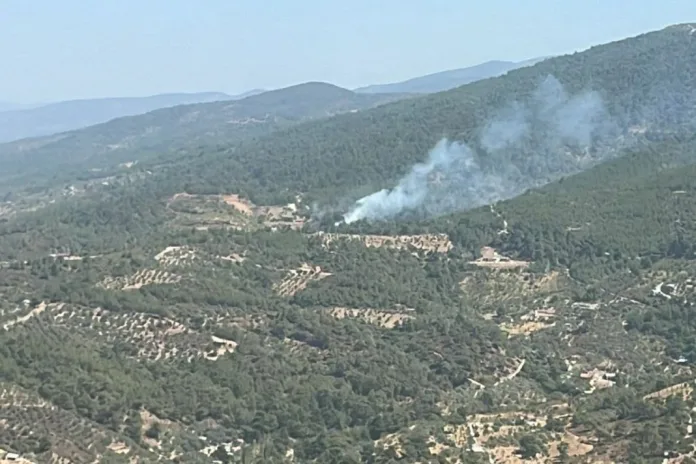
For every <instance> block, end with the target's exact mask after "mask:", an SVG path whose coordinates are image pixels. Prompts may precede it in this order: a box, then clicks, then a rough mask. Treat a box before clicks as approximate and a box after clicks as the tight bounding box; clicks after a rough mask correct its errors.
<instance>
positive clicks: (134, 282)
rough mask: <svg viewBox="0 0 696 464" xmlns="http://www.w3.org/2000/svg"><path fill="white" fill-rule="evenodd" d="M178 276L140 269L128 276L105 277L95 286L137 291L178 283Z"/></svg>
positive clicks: (156, 270) (155, 270) (160, 271)
mask: <svg viewBox="0 0 696 464" xmlns="http://www.w3.org/2000/svg"><path fill="white" fill-rule="evenodd" d="M181 279H182V277H181V276H180V275H176V274H172V273H170V272H167V271H162V270H159V269H141V270H139V271H137V272H136V273H135V274H133V275H130V276H119V277H111V276H109V277H106V278H105V279H103V280H102V281H101V282H99V283H98V284H97V286H99V287H101V288H105V289H108V290H137V289H139V288H142V287H144V286H146V285H166V284H176V283H178V282H180V281H181Z"/></svg>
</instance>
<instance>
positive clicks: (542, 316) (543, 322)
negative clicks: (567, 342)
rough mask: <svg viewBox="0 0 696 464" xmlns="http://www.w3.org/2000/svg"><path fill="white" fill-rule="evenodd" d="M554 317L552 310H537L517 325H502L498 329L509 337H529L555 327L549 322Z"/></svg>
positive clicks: (526, 315)
mask: <svg viewBox="0 0 696 464" xmlns="http://www.w3.org/2000/svg"><path fill="white" fill-rule="evenodd" d="M555 317H556V310H555V309H553V308H548V309H537V310H534V311H532V312H531V313H528V314H525V315H524V316H522V317H521V318H520V322H518V323H504V324H501V325H500V329H501V330H503V331H505V332H507V333H508V334H510V335H529V334H530V333H534V332H538V331H539V330H544V329H549V328H551V327H554V326H555V325H556V322H551V321H552V320H553V319H554V318H555Z"/></svg>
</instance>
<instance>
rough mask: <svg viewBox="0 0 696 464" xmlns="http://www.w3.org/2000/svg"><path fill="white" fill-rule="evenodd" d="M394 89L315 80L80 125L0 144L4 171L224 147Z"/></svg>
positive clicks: (367, 103)
mask: <svg viewBox="0 0 696 464" xmlns="http://www.w3.org/2000/svg"><path fill="white" fill-rule="evenodd" d="M398 98H401V96H399V95H358V94H355V93H353V92H351V91H349V90H346V89H342V88H340V87H337V86H334V85H331V84H325V83H319V82H313V83H306V84H300V85H296V86H292V87H288V88H285V89H280V90H273V91H268V92H263V93H260V94H257V95H252V96H249V97H246V98H242V99H240V100H235V101H215V102H209V103H197V104H188V105H178V106H174V107H172V108H162V109H159V110H155V111H150V112H148V113H146V114H142V115H137V116H130V117H122V118H118V119H114V120H112V121H109V122H106V123H103V124H98V125H95V126H91V127H88V128H85V129H80V130H75V131H71V132H64V133H61V134H57V135H51V136H47V137H41V138H33V139H26V140H20V141H17V142H12V143H9V144H4V145H0V165H1V166H2V167H3V175H5V176H10V175H13V174H18V173H20V172H21V173H22V175H24V176H26V175H27V174H28V173H33V174H34V173H35V174H36V175H37V176H40V175H41V174H40V173H43V174H44V175H46V174H47V173H50V174H55V173H56V172H55V171H56V170H57V169H58V170H60V169H62V170H75V171H82V172H87V171H88V170H89V169H100V170H101V169H104V168H113V167H115V166H117V165H118V164H119V163H129V162H130V163H133V162H137V161H139V162H143V161H145V160H146V159H147V158H148V157H149V158H153V157H166V155H169V154H171V153H173V152H177V151H182V150H185V151H187V152H188V153H196V152H197V150H198V147H199V146H215V145H223V146H224V145H228V146H229V145H230V144H234V143H235V142H237V141H239V140H241V139H243V138H245V137H253V136H258V135H263V134H266V133H269V132H272V131H274V130H277V129H279V128H283V127H287V126H290V125H292V124H296V123H298V122H301V121H306V120H311V119H320V118H326V117H329V116H331V115H334V114H338V113H342V112H350V111H357V110H361V109H366V108H370V107H373V106H376V105H379V104H382V103H385V102H389V101H393V100H395V99H398Z"/></svg>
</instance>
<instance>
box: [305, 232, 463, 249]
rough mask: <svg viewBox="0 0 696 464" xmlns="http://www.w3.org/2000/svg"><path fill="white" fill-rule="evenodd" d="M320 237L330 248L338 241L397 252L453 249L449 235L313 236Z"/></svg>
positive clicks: (323, 234) (320, 234) (327, 234)
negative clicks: (354, 242) (356, 242)
mask: <svg viewBox="0 0 696 464" xmlns="http://www.w3.org/2000/svg"><path fill="white" fill-rule="evenodd" d="M312 236H313V237H318V238H319V239H320V240H321V242H322V245H323V246H325V247H329V246H330V245H331V244H332V243H333V242H337V241H348V240H350V241H358V242H361V243H362V244H363V245H365V246H366V247H375V248H381V247H384V248H390V249H395V250H409V249H412V248H414V249H417V250H422V251H432V252H436V253H447V252H448V251H450V250H451V249H452V247H453V245H452V242H451V241H450V239H449V237H448V236H447V234H422V235H358V234H332V233H325V232H317V233H315V234H312Z"/></svg>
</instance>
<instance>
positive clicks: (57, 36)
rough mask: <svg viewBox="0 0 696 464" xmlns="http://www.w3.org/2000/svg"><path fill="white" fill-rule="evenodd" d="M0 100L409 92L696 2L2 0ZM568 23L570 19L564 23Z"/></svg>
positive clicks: (579, 43) (663, 16)
mask: <svg viewBox="0 0 696 464" xmlns="http://www.w3.org/2000/svg"><path fill="white" fill-rule="evenodd" d="M3 3H4V5H3V8H2V10H3V11H2V12H3V14H2V15H0V53H1V54H2V56H3V57H4V60H5V66H4V68H5V72H4V73H3V75H2V78H0V84H1V85H0V89H2V90H0V102H11V103H19V104H37V103H42V104H43V103H51V102H57V101H64V100H75V99H91V98H112V97H144V96H151V95H158V94H170V93H198V92H224V93H227V94H229V95H237V94H241V93H244V92H247V91H249V90H253V89H259V88H262V89H268V90H270V89H277V88H283V87H288V86H291V85H295V84H300V83H302V82H308V81H321V82H329V83H332V84H335V85H338V86H341V87H344V88H349V89H354V88H358V87H362V86H368V85H375V84H384V83H391V82H398V81H403V80H407V79H410V78H413V77H417V76H422V75H427V74H433V73H437V72H441V71H446V70H450V69H457V68H466V67H470V66H475V65H478V64H481V63H484V62H487V61H494V60H500V61H514V62H518V61H524V60H527V59H531V58H536V57H541V56H551V55H561V54H567V53H572V52H574V51H578V50H583V49H586V48H589V47H591V46H593V45H598V44H601V43H606V42H610V41H614V40H619V39H622V38H625V37H629V36H634V35H638V34H641V33H645V32H649V31H651V30H657V29H661V28H663V27H666V26H668V25H670V24H675V23H684V22H690V21H691V20H696V2H691V1H687V0H673V1H669V2H668V1H665V2H662V3H660V4H658V2H648V1H647V0H639V1H633V2H628V1H627V0H613V1H610V2H603V3H601V2H594V3H588V2H581V1H579V0H570V1H568V2H565V3H564V4H563V5H562V6H559V5H558V4H555V3H554V2H552V1H551V0H535V1H533V2H529V3H527V4H525V5H524V8H523V9H520V8H515V7H513V3H512V2H511V1H510V0H493V1H491V2H487V3H486V4H481V5H465V4H463V2H460V1H457V0H434V1H433V2H428V4H425V3H423V2H415V1H412V0H411V1H398V2H397V1H396V0H384V1H383V2H379V3H376V2H368V1H367V0H356V1H354V2H351V3H346V2H342V3H338V2H336V3H328V2H320V1H319V0H304V1H302V2H287V1H281V0H268V2H266V3H265V4H263V5H260V4H256V3H253V2H250V1H239V2H225V1H223V0H210V1H209V2H206V4H205V7H204V8H203V7H201V6H200V5H199V4H194V3H191V2H186V1H182V0H172V1H164V0H152V1H150V2H146V3H145V2H135V1H133V0H122V1H118V2H117V1H115V0H107V1H104V2H99V3H93V4H90V3H84V2H79V1H77V0H65V1H63V2H60V3H56V2H50V1H48V0H36V1H34V2H23V1H21V0H8V1H6V2H3ZM568 18H571V19H572V21H570V20H569V19H568Z"/></svg>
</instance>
